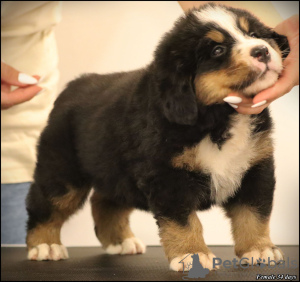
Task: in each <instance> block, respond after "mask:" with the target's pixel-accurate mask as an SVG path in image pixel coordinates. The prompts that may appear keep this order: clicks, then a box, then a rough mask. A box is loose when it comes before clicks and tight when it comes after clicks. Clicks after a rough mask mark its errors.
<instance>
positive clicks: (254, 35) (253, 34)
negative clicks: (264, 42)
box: [249, 32, 258, 38]
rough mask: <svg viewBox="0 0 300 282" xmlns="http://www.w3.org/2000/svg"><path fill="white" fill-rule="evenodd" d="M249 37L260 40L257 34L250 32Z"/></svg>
mask: <svg viewBox="0 0 300 282" xmlns="http://www.w3.org/2000/svg"><path fill="white" fill-rule="evenodd" d="M249 36H250V37H253V38H258V35H257V34H256V33H255V32H250V34H249Z"/></svg>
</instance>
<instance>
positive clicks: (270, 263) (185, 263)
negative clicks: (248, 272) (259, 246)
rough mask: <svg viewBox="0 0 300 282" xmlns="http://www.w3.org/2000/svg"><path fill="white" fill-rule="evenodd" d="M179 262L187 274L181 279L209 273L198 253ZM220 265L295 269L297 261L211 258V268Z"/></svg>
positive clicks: (201, 276) (224, 266)
mask: <svg viewBox="0 0 300 282" xmlns="http://www.w3.org/2000/svg"><path fill="white" fill-rule="evenodd" d="M179 263H181V264H182V268H183V273H185V271H186V272H187V271H188V275H187V276H184V277H182V279H183V280H187V279H189V278H191V279H193V278H205V277H206V275H207V274H208V273H209V269H208V268H204V267H203V266H202V265H201V263H200V260H199V255H198V254H188V255H187V256H186V257H184V258H183V259H182V260H181V261H179ZM220 266H223V268H225V269H226V268H232V267H233V268H239V267H241V268H243V269H247V268H250V267H251V268H253V267H259V269H264V268H268V269H274V268H279V269H285V268H289V269H296V268H298V261H296V260H291V261H290V259H289V258H286V260H281V261H279V262H278V263H276V261H275V260H271V259H270V258H268V260H267V261H266V260H265V259H263V260H262V259H261V258H260V259H258V260H256V261H255V260H254V259H253V258H251V259H249V258H241V259H240V260H238V259H236V258H234V259H233V260H232V261H230V260H224V261H222V259H221V258H217V257H216V258H213V268H214V269H215V268H219V267H220Z"/></svg>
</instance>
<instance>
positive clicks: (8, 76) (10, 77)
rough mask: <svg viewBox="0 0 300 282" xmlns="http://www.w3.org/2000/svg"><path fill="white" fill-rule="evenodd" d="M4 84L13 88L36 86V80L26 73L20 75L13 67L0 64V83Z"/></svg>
mask: <svg viewBox="0 0 300 282" xmlns="http://www.w3.org/2000/svg"><path fill="white" fill-rule="evenodd" d="M2 82H5V83H7V84H10V85H14V86H20V87H23V86H26V85H28V84H29V85H32V84H36V83H37V82H38V80H37V79H36V78H35V77H33V76H30V75H28V74H26V73H22V72H19V71H17V70H16V69H14V68H13V67H11V66H9V65H7V64H5V63H3V62H1V83H2Z"/></svg>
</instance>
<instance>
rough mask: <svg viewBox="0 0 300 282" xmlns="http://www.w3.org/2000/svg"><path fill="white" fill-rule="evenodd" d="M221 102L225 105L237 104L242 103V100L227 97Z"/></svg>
mask: <svg viewBox="0 0 300 282" xmlns="http://www.w3.org/2000/svg"><path fill="white" fill-rule="evenodd" d="M223 101H225V102H227V103H233V104H238V103H241V102H242V98H240V97H236V96H228V97H226V98H224V99H223Z"/></svg>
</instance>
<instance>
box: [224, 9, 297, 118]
mask: <svg viewBox="0 0 300 282" xmlns="http://www.w3.org/2000/svg"><path fill="white" fill-rule="evenodd" d="M274 30H275V31H276V32H277V33H278V34H282V35H285V36H286V37H287V38H288V41H289V45H290V49H291V51H290V53H289V55H288V56H287V57H286V59H285V60H284V62H283V71H282V73H281V75H280V77H279V79H278V80H277V82H276V83H275V84H274V85H273V86H271V87H270V88H267V89H265V90H263V91H261V92H260V93H258V94H257V95H256V96H255V97H254V98H253V99H251V98H248V97H245V96H243V95H241V94H239V93H231V94H229V95H228V97H226V98H225V100H224V101H225V102H229V103H230V104H231V106H232V107H234V108H235V109H236V111H237V112H239V113H241V114H259V113H261V112H262V111H263V110H264V109H265V108H266V107H268V106H269V105H270V103H271V102H273V101H274V100H276V99H278V98H279V97H281V96H283V95H285V94H286V93H289V92H290V91H291V90H292V88H293V87H294V86H296V85H299V15H294V16H292V17H290V18H289V19H287V20H285V21H283V22H281V23H280V24H279V25H278V26H276V27H275V29H274ZM229 97H230V98H229ZM232 97H234V98H232ZM228 98H229V99H228Z"/></svg>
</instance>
